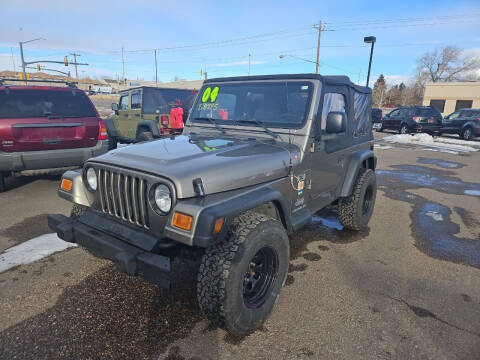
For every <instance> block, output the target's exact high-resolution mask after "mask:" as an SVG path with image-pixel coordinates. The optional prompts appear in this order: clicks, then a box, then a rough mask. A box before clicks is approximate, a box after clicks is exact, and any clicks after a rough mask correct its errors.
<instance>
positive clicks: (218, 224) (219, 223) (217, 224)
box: [213, 217, 225, 235]
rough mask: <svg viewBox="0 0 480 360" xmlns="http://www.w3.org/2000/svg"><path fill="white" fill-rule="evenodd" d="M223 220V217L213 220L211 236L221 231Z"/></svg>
mask: <svg viewBox="0 0 480 360" xmlns="http://www.w3.org/2000/svg"><path fill="white" fill-rule="evenodd" d="M224 220H225V218H223V217H222V218H218V219H217V220H215V226H214V227H213V235H217V234H218V233H219V232H220V230H222V226H223V222H224Z"/></svg>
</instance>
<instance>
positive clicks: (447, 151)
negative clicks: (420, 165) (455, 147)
mask: <svg viewBox="0 0 480 360" xmlns="http://www.w3.org/2000/svg"><path fill="white" fill-rule="evenodd" d="M419 150H423V151H434V152H443V153H447V154H453V155H458V151H451V150H445V149H432V148H426V149H419Z"/></svg>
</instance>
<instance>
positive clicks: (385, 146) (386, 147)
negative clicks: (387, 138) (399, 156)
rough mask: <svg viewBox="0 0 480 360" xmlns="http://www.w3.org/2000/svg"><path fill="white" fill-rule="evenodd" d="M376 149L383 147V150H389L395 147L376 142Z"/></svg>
mask: <svg viewBox="0 0 480 360" xmlns="http://www.w3.org/2000/svg"><path fill="white" fill-rule="evenodd" d="M374 148H375V149H382V150H388V149H393V147H391V146H388V145H380V144H375V145H374Z"/></svg>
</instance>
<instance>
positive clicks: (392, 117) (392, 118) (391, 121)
mask: <svg viewBox="0 0 480 360" xmlns="http://www.w3.org/2000/svg"><path fill="white" fill-rule="evenodd" d="M399 116H400V110H399V109H394V110H392V111H391V112H390V114H388V117H387V120H386V121H385V122H384V124H385V125H386V127H387V128H388V129H394V128H395V122H396V121H398V118H399Z"/></svg>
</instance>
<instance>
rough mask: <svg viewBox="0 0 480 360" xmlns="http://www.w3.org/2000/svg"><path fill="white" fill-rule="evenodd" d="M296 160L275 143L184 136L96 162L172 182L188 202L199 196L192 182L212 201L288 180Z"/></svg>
mask: <svg viewBox="0 0 480 360" xmlns="http://www.w3.org/2000/svg"><path fill="white" fill-rule="evenodd" d="M289 150H290V151H289ZM290 153H291V155H290ZM290 157H291V158H292V161H294V163H295V162H296V161H295V160H293V159H298V157H299V149H298V148H297V147H296V146H295V145H289V144H286V143H281V142H275V141H273V140H265V139H262V141H260V140H256V139H244V140H241V139H238V138H228V137H199V136H198V135H188V136H186V135H181V136H177V137H176V138H174V139H170V138H166V139H159V140H155V141H151V142H146V143H142V144H137V145H129V146H125V147H122V148H119V149H117V150H113V151H110V152H108V153H106V154H104V155H102V156H99V157H96V158H94V159H92V160H90V161H94V162H97V163H104V164H108V165H114V166H119V167H124V168H130V169H132V170H136V171H143V172H147V173H150V174H154V175H159V176H162V177H165V178H167V179H170V180H171V181H172V182H173V183H174V184H175V187H176V191H177V197H178V198H179V199H182V198H189V197H193V196H196V194H195V191H194V189H193V185H192V180H193V179H197V178H200V179H202V182H203V187H204V191H205V194H207V195H208V194H213V193H217V192H222V191H228V190H234V189H238V188H242V187H246V186H251V185H256V184H260V183H264V182H267V181H271V180H274V179H278V178H281V177H285V176H287V174H288V167H289V164H290Z"/></svg>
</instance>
